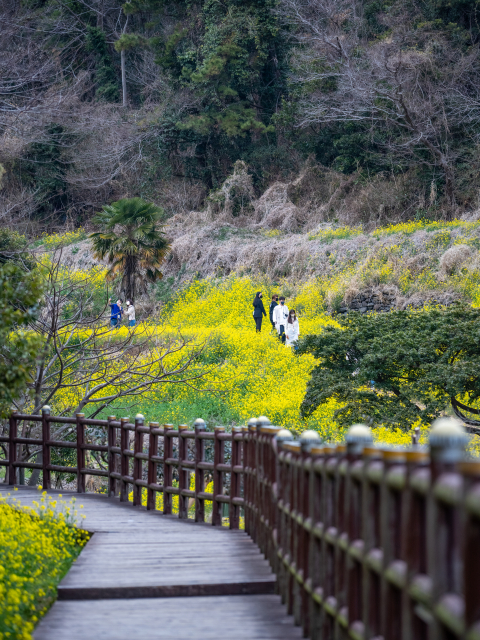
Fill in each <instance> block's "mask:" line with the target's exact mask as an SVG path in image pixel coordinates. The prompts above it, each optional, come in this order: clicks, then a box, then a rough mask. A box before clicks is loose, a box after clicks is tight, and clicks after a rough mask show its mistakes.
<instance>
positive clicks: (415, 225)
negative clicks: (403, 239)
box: [372, 219, 480, 237]
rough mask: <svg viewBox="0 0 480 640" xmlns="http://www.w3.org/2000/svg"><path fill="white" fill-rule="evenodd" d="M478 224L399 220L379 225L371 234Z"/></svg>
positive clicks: (410, 231)
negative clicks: (396, 222)
mask: <svg viewBox="0 0 480 640" xmlns="http://www.w3.org/2000/svg"><path fill="white" fill-rule="evenodd" d="M479 226H480V222H478V221H475V222H465V221H464V220H457V219H455V220H450V221H449V222H447V221H445V220H433V221H432V220H427V219H421V220H409V221H408V222H401V223H399V224H391V225H388V226H387V227H380V228H378V229H376V230H375V231H373V233H372V236H374V237H379V236H390V235H392V234H394V233H404V234H405V235H411V234H412V233H415V231H420V230H422V229H423V230H425V231H436V230H437V229H453V228H455V227H462V228H464V229H474V228H478V227H479Z"/></svg>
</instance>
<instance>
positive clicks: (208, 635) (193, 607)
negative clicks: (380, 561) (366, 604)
mask: <svg viewBox="0 0 480 640" xmlns="http://www.w3.org/2000/svg"><path fill="white" fill-rule="evenodd" d="M67 621H68V622H67ZM301 637H302V633H301V631H300V629H299V628H298V627H294V626H293V622H292V618H291V617H290V616H287V615H286V613H285V609H284V607H283V606H282V605H281V604H280V598H279V597H278V596H274V595H258V596H216V597H209V598H196V597H192V598H188V599H186V598H170V599H168V600H163V599H156V598H151V599H150V598H146V599H143V600H129V601H128V603H127V602H125V601H122V600H98V601H94V602H86V601H83V602H73V601H64V602H56V603H55V605H54V606H53V607H52V609H51V610H50V611H49V613H48V614H47V615H46V616H45V618H44V619H43V620H42V621H41V622H40V624H39V625H38V627H37V630H36V632H35V640H66V639H67V638H68V640H107V639H108V640H110V639H115V640H132V639H138V640H167V639H168V640H193V639H195V640H293V639H297V638H298V639H299V638H301Z"/></svg>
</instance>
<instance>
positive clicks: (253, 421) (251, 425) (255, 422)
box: [247, 418, 257, 427]
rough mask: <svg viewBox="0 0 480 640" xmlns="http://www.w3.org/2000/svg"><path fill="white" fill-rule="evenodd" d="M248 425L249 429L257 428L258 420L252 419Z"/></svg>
mask: <svg viewBox="0 0 480 640" xmlns="http://www.w3.org/2000/svg"><path fill="white" fill-rule="evenodd" d="M247 425H248V426H249V427H256V426H257V418H250V420H249V421H248V422H247Z"/></svg>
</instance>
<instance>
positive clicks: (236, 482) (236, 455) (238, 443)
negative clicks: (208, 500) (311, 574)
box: [228, 427, 242, 529]
mask: <svg viewBox="0 0 480 640" xmlns="http://www.w3.org/2000/svg"><path fill="white" fill-rule="evenodd" d="M241 434H242V427H233V428H232V459H231V465H232V471H231V473H230V505H229V513H228V518H229V521H230V525H229V526H230V529H238V528H239V526H240V506H239V505H238V504H236V503H235V499H236V498H240V473H239V471H240V467H241V461H242V456H241V451H242V449H241V447H242V440H241V439H240V438H239V437H238V436H240V435H241Z"/></svg>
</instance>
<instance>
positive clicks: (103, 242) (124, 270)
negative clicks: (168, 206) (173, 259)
mask: <svg viewBox="0 0 480 640" xmlns="http://www.w3.org/2000/svg"><path fill="white" fill-rule="evenodd" d="M163 217H164V212H163V209H162V208H161V207H157V206H155V205H154V204H152V203H150V202H146V201H145V200H143V199H142V198H130V199H123V200H119V201H118V202H113V203H112V204H111V205H106V206H104V207H103V210H102V211H100V212H99V213H98V214H97V216H96V217H95V223H96V224H97V226H98V227H99V228H100V229H101V231H99V232H97V233H93V234H91V236H90V237H91V238H92V241H93V249H94V252H95V255H96V256H97V257H98V258H100V259H102V260H103V259H104V258H105V257H106V258H107V260H108V262H109V263H110V265H111V266H110V270H109V276H110V277H111V278H113V277H115V276H116V275H119V274H120V275H122V291H124V293H125V297H126V298H129V299H135V296H136V294H137V293H138V292H139V284H141V283H143V282H145V281H150V282H155V281H156V280H159V279H161V278H162V273H161V271H160V270H159V267H160V266H161V264H162V262H163V261H164V259H165V256H166V254H167V251H168V249H169V244H168V241H167V239H166V237H165V233H164V232H163V230H162V226H161V222H162V219H163Z"/></svg>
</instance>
